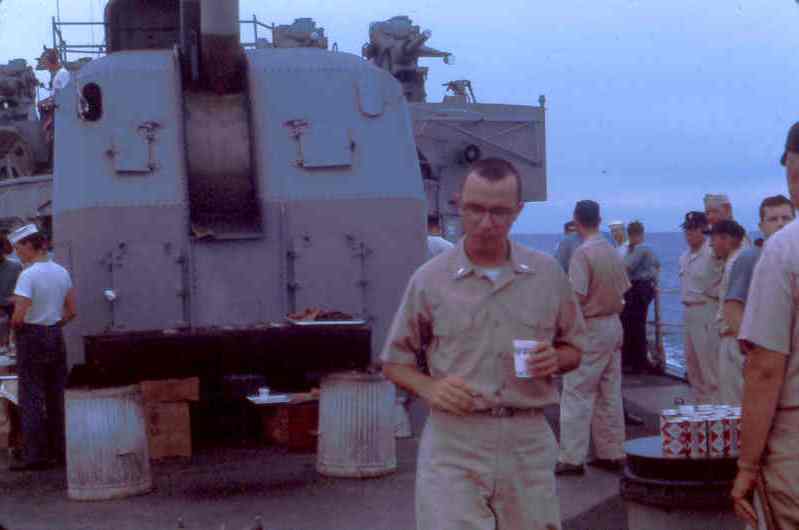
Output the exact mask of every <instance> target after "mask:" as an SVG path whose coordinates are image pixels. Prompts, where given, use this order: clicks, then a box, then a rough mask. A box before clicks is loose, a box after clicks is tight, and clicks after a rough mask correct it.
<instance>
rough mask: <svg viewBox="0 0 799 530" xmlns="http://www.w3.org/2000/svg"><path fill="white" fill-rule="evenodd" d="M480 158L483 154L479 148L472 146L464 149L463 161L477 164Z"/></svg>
mask: <svg viewBox="0 0 799 530" xmlns="http://www.w3.org/2000/svg"><path fill="white" fill-rule="evenodd" d="M482 156H483V153H482V152H481V151H480V148H479V147H477V146H476V145H474V144H470V145H467V146H466V149H464V150H463V159H464V160H466V162H468V163H469V164H471V163H473V162H477V161H478V160H480V158H481V157H482Z"/></svg>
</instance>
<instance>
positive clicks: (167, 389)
mask: <svg viewBox="0 0 799 530" xmlns="http://www.w3.org/2000/svg"><path fill="white" fill-rule="evenodd" d="M141 393H142V397H143V398H144V402H145V403H174V402H177V401H198V400H199V399H200V379H199V378H197V377H189V378H188V379H161V380H159V381H142V382H141Z"/></svg>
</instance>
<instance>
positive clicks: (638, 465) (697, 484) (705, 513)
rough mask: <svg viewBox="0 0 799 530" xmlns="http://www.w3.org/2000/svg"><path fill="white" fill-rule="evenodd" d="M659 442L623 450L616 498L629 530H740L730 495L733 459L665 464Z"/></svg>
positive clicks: (648, 441) (635, 444)
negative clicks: (621, 501) (624, 457)
mask: <svg viewBox="0 0 799 530" xmlns="http://www.w3.org/2000/svg"><path fill="white" fill-rule="evenodd" d="M661 447H662V444H661V441H660V437H659V436H651V437H648V438H637V439H635V440H630V441H628V442H626V443H625V444H624V450H625V453H626V455H627V466H626V469H625V471H624V477H623V478H622V479H621V496H622V498H623V499H624V500H625V506H626V508H627V526H628V528H629V529H630V530H677V529H679V530H743V529H744V528H745V525H744V523H743V522H742V521H741V520H740V519H738V518H737V517H736V516H735V513H734V512H733V507H732V499H731V498H730V490H731V489H732V483H733V481H734V480H735V474H736V471H737V467H736V459H735V458H712V459H711V458H703V459H675V458H664V457H663V452H662V449H661Z"/></svg>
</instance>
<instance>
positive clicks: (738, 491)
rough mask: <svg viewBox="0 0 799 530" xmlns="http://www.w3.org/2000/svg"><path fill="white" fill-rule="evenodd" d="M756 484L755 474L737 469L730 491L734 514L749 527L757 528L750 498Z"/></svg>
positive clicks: (755, 515)
mask: <svg viewBox="0 0 799 530" xmlns="http://www.w3.org/2000/svg"><path fill="white" fill-rule="evenodd" d="M756 484H757V474H755V473H754V472H753V471H748V470H743V469H741V470H739V471H738V476H736V477H735V484H734V485H733V487H732V493H731V495H732V502H733V505H734V506H735V514H736V515H737V516H738V517H739V518H740V519H743V520H744V521H746V524H748V525H749V526H750V527H751V528H757V514H756V513H755V508H754V507H753V506H752V502H751V500H750V499H751V498H752V492H753V491H754V490H755V485H756Z"/></svg>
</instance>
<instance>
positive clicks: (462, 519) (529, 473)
mask: <svg viewBox="0 0 799 530" xmlns="http://www.w3.org/2000/svg"><path fill="white" fill-rule="evenodd" d="M556 457H557V444H556V442H555V437H554V435H553V434H552V430H551V429H550V427H549V424H548V423H547V420H546V418H545V417H544V415H543V413H541V412H540V411H530V412H525V413H520V414H516V415H515V416H513V417H508V418H495V417H491V416H487V415H482V414H473V415H470V416H466V417H458V416H454V415H451V414H447V413H445V412H441V411H438V410H435V409H434V410H432V411H431V413H430V416H429V417H428V419H427V423H426V424H425V427H424V432H423V433H422V439H421V442H420V445H419V460H418V467H417V474H416V525H417V529H418V530H557V529H560V527H561V526H560V506H559V505H558V496H557V493H556V491H555V477H554V474H553V471H554V467H555V459H556Z"/></svg>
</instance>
